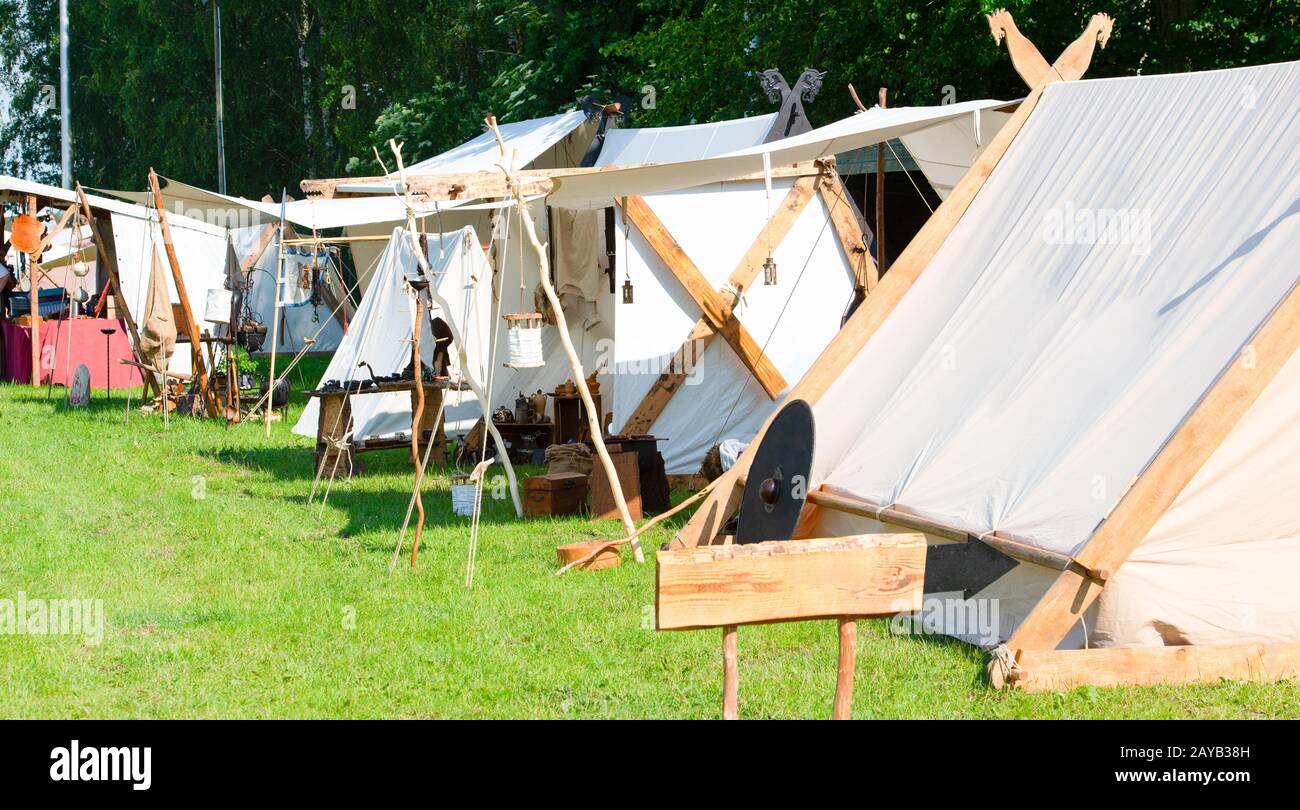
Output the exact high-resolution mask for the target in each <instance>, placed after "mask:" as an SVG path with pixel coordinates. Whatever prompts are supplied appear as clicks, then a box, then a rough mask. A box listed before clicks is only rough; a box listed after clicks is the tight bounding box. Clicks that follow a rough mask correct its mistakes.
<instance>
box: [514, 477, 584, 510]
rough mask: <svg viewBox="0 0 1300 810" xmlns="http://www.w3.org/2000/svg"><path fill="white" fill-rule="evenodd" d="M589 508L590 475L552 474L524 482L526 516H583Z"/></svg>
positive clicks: (526, 479) (527, 479)
mask: <svg viewBox="0 0 1300 810" xmlns="http://www.w3.org/2000/svg"><path fill="white" fill-rule="evenodd" d="M586 506H587V476H585V475H583V474H581V473H552V474H550V475H535V476H533V477H532V478H525V479H524V515H525V516H526V517H556V516H559V515H580V514H582V512H583V510H584V509H585V508H586Z"/></svg>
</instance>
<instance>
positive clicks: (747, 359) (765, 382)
mask: <svg viewBox="0 0 1300 810" xmlns="http://www.w3.org/2000/svg"><path fill="white" fill-rule="evenodd" d="M622 207H623V210H624V211H626V212H627V215H628V219H629V220H630V221H631V222H632V224H633V225H635V226H636V229H637V230H638V231H640V233H641V236H642V237H643V238H644V239H645V240H646V242H647V243H648V244H649V245H650V247H651V249H653V250H654V252H655V253H656V254H657V255H658V256H659V258H660V259H661V260H663V262H664V264H665V265H666V266H667V267H668V270H669V272H671V273H672V274H673V277H674V278H676V279H677V281H678V282H679V283H680V284H681V285H682V287H683V288H684V289H685V290H686V293H687V294H688V295H690V297H691V300H693V301H694V302H695V304H696V305H697V306H698V307H699V308H700V310H701V311H702V312H703V313H704V318H705V319H706V320H707V321H708V322H709V325H710V326H712V327H713V328H714V329H715V330H716V331H717V332H718V333H719V334H720V335H722V339H723V340H725V341H727V343H728V344H730V345H731V348H732V349H734V350H735V352H736V356H737V357H739V358H740V361H741V362H742V363H744V364H745V367H746V368H748V369H749V372H750V373H751V374H753V375H754V379H755V380H757V381H758V384H759V385H761V386H762V387H763V390H764V391H765V392H766V393H767V395H768V396H769V397H771V398H772V399H776V398H777V397H778V396H780V395H781V393H782V392H783V391H785V390H786V389H787V388H789V384H788V383H787V382H786V381H785V377H783V376H782V375H781V372H780V371H779V370H778V369H777V368H776V366H775V365H773V364H772V361H771V360H770V359H769V358H768V357H767V355H766V354H764V352H763V348H762V347H761V346H759V345H758V342H757V341H756V340H754V338H753V336H752V335H750V334H749V331H748V330H746V329H745V327H744V326H743V325H741V323H740V321H739V320H738V319H736V318H735V317H733V314H732V310H731V304H730V303H728V302H727V301H726V299H725V298H723V296H722V295H720V294H719V293H718V292H716V291H715V290H714V289H713V287H712V286H710V284H709V280H708V279H707V278H705V277H704V274H703V273H701V272H700V269H699V268H698V267H696V266H695V262H693V261H691V257H690V256H687V255H686V251H684V250H682V246H681V245H679V244H677V240H676V239H674V238H673V236H672V234H670V233H669V232H668V229H667V228H666V227H664V224H663V222H662V221H660V219H659V217H658V216H656V215H655V213H654V211H652V210H650V206H649V204H647V203H646V201H645V199H644V198H642V197H636V196H633V197H625V198H623V206H622Z"/></svg>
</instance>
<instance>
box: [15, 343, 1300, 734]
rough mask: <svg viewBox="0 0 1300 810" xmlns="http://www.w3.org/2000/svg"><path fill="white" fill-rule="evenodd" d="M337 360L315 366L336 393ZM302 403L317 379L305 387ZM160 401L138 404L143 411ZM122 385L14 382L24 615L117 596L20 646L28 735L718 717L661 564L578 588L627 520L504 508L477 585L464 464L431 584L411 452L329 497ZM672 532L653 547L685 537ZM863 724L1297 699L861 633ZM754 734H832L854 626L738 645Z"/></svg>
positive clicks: (752, 632)
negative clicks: (205, 723)
mask: <svg viewBox="0 0 1300 810" xmlns="http://www.w3.org/2000/svg"><path fill="white" fill-rule="evenodd" d="M323 368H324V361H323V360H320V359H318V358H312V359H311V361H309V366H308V368H306V369H304V377H305V379H307V380H313V381H314V380H315V379H316V378H317V377H319V374H320V371H321V370H322V369H323ZM294 383H295V387H297V379H296V375H295V379H294ZM136 396H137V399H138V393H137V395H136ZM123 404H124V398H123V396H122V394H121V393H116V394H114V399H113V402H112V405H111V406H110V405H109V404H107V402H106V401H105V399H104V395H103V392H97V393H96V396H95V399H94V403H93V404H92V406H91V407H89V408H88V409H85V410H78V411H71V410H68V409H67V408H66V407H65V406H64V405H63V398H62V392H61V391H59V390H56V391H55V392H54V395H53V396H52V397H51V398H50V399H47V398H46V392H45V390H44V389H41V390H39V391H38V390H33V389H29V388H26V387H21V386H10V385H0V431H2V432H3V436H4V439H3V442H4V445H3V446H4V452H3V453H0V493H3V495H2V496H0V598H5V599H16V598H17V593H18V592H19V591H21V592H24V593H25V594H26V596H27V598H29V599H31V598H78V599H82V598H91V599H102V600H103V603H104V609H105V614H106V623H107V628H106V631H105V634H104V638H103V641H102V643H100V644H98V645H91V644H87V643H85V641H84V640H83V639H81V638H77V637H71V636H27V635H22V636H19V635H0V679H3V682H4V683H5V685H6V688H5V689H4V690H3V691H2V692H0V715H3V716H6V717H717V716H719V714H720V704H721V660H720V659H721V651H720V647H721V644H720V632H714V631H707V632H683V633H659V632H655V631H654V630H653V629H651V628H652V622H653V614H652V608H651V606H652V605H653V602H654V593H653V591H654V571H653V568H652V566H651V565H646V566H637V565H635V564H634V563H631V562H630V561H628V562H625V563H624V565H623V566H621V567H619V568H616V569H611V570H606V571H601V572H598V573H595V574H583V573H579V574H575V575H570V576H566V577H564V578H562V579H555V578H553V577H551V576H549V575H550V574H551V572H552V571H553V570H554V569H555V567H556V562H555V551H554V548H555V546H556V545H558V544H560V543H565V542H572V541H575V540H581V539H589V538H595V537H603V536H615V535H616V533H617V531H618V525H617V523H616V522H613V521H609V522H592V521H587V520H577V519H573V520H550V521H547V520H541V521H529V522H524V523H521V522H518V521H516V520H515V519H514V516H513V512H512V510H511V508H510V506H509V501H504V502H499V501H491V500H485V512H484V516H483V525H482V533H481V538H480V546H479V555H478V578H477V583H476V586H475V588H474V590H472V591H467V590H466V589H465V588H464V587H463V584H462V583H463V579H464V574H465V562H466V547H467V541H468V526H469V522H468V519H464V518H458V517H455V516H453V515H452V514H451V509H450V496H449V493H448V480H449V479H448V475H449V471H448V470H446V469H439V470H434V471H433V473H432V476H431V479H430V480H429V482H428V489H427V493H426V496H425V502H426V505H427V508H428V510H429V518H428V528H427V529H426V531H425V533H424V545H423V549H422V552H421V554H420V566H419V568H418V569H417V570H414V571H412V570H411V569H410V567H409V566H408V565H406V564H402V565H401V566H400V567H399V568H398V570H397V572H396V574H395V575H394V576H392V577H390V576H388V574H387V566H388V560H389V557H390V555H391V554H392V549H393V545H394V543H395V541H396V535H397V529H398V527H399V526H400V523H401V519H402V515H403V513H404V511H405V509H406V503H407V498H408V497H409V493H410V487H411V482H412V472H411V470H410V468H409V466H408V464H407V463H406V459H405V456H404V455H403V454H402V453H401V452H397V451H392V452H387V453H370V454H367V455H366V456H365V460H366V462H367V464H368V465H369V470H368V472H367V474H366V475H365V476H363V477H360V478H358V479H356V480H355V481H353V482H351V483H348V484H341V485H336V486H335V487H334V489H333V491H332V492H331V494H330V497H329V502H328V504H327V506H326V507H325V509H324V512H323V514H320V505H319V502H318V503H315V504H308V503H307V502H306V497H307V493H308V490H309V488H310V486H311V477H312V462H311V452H310V445H311V441H310V440H309V439H305V438H301V437H297V436H293V435H292V434H291V433H290V426H291V425H292V422H293V420H294V419H296V417H297V414H298V413H299V412H300V411H301V406H302V402H301V398H295V400H294V404H293V405H292V407H291V413H290V419H289V421H288V422H287V423H280V424H276V425H275V426H274V429H273V433H272V437H271V439H270V440H269V441H268V440H267V439H265V438H264V436H263V431H262V428H261V426H260V424H257V425H253V424H249V425H244V426H241V427H235V428H230V429H227V428H225V427H224V426H222V425H221V424H220V423H208V422H202V421H196V420H189V419H173V420H172V421H171V427H170V429H168V430H164V429H163V424H162V421H161V419H160V418H159V417H151V416H142V415H139V414H138V413H134V412H133V413H131V414H130V415H129V417H128V418H127V419H126V420H125V423H124V409H123ZM669 524H670V525H669V526H667V527H665V528H662V529H659V530H656V531H654V532H652V533H651V534H650V535H649V536H648V537H646V538H645V539H646V541H647V549H648V551H649V552H650V553H651V554H652V553H653V549H655V548H656V547H657V546H658V544H659V543H661V542H663V541H665V540H667V539H668V537H669V536H670V535H671V532H672V531H673V530H674V528H675V527H676V526H678V525H680V520H673V521H669ZM859 655H860V657H859V667H858V681H857V685H856V692H855V703H854V714H855V715H856V716H858V717H864V718H867V717H1284V716H1292V717H1294V716H1297V715H1298V714H1300V709H1297V706H1298V705H1300V701H1297V697H1300V694H1298V693H1300V690H1298V689H1297V687H1296V685H1295V684H1264V685H1260V684H1236V683H1222V684H1219V685H1214V686H1202V687H1162V688H1154V689H1140V690H1121V689H1088V688H1085V689H1077V690H1074V691H1072V692H1070V693H1067V694H1048V695H1025V694H1021V693H998V692H994V691H992V690H991V689H990V688H989V687H988V686H987V685H986V684H985V683H984V681H983V675H982V673H983V664H984V655H983V654H982V653H980V652H979V651H977V650H975V649H973V648H970V647H967V646H964V645H962V644H959V643H956V642H951V641H944V640H918V639H916V638H902V637H894V636H891V635H889V632H888V625H887V623H886V622H883V621H876V622H863V623H862V632H861V641H860V653H859ZM740 656H741V714H742V716H744V717H809V718H813V717H825V716H827V715H829V713H830V704H831V696H832V694H833V691H834V679H835V629H834V624H833V623H832V622H809V623H801V624H785V625H768V626H762V627H747V628H744V629H743V630H742V631H741V633H740Z"/></svg>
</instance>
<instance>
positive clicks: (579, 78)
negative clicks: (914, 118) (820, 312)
mask: <svg viewBox="0 0 1300 810" xmlns="http://www.w3.org/2000/svg"><path fill="white" fill-rule="evenodd" d="M209 2H210V0H98V2H94V3H88V2H73V3H71V4H70V5H71V11H72V25H71V28H72V53H71V59H72V70H73V91H72V104H73V134H74V140H75V147H74V171H75V173H76V175H77V176H78V178H79V179H81V180H82V182H83V183H86V184H88V185H98V186H108V187H114V186H116V187H126V188H139V187H140V186H141V185H142V183H143V179H144V176H145V172H146V171H147V169H148V168H149V167H150V166H155V167H157V168H158V170H159V171H160V172H162V173H163V174H166V175H169V176H172V177H176V178H178V179H183V180H186V181H188V182H193V183H197V184H200V185H204V186H209V187H215V185H216V129H215V121H214V113H213V109H214V108H213V82H214V77H213V69H214V68H213V61H214V59H213V45H212V42H213V36H212V34H213V30H212V25H213V23H212V13H211V6H210V5H209ZM994 6H1006V7H1008V8H1009V9H1010V10H1011V11H1012V12H1013V14H1015V17H1016V20H1017V22H1018V24H1019V27H1020V29H1021V30H1022V31H1023V32H1024V33H1025V34H1026V35H1028V36H1029V37H1030V38H1031V39H1033V40H1034V41H1035V42H1036V43H1037V44H1038V46H1039V48H1040V49H1041V50H1042V51H1043V54H1044V56H1045V57H1047V59H1048V60H1049V61H1050V60H1052V59H1054V58H1055V56H1056V55H1057V54H1058V53H1059V52H1060V51H1061V49H1063V48H1064V47H1065V46H1066V45H1067V44H1068V43H1069V42H1070V41H1072V40H1073V39H1074V38H1075V37H1076V36H1078V34H1079V32H1080V31H1081V30H1082V29H1083V26H1084V25H1085V24H1086V22H1087V20H1088V18H1089V17H1090V16H1091V14H1092V13H1093V12H1098V11H1104V12H1107V13H1109V14H1111V16H1113V17H1114V18H1115V33H1114V36H1113V37H1112V38H1111V40H1110V43H1109V46H1108V47H1107V49H1106V50H1104V51H1101V52H1099V53H1098V54H1097V56H1096V58H1095V59H1094V62H1093V66H1092V69H1091V70H1090V72H1089V76H1094V77H1096V76H1115V75H1132V74H1136V73H1164V72H1174V71H1185V70H1203V69H1211V68H1219V67H1231V66H1237V65H1245V64H1260V63H1264V62H1276V61H1285V60H1293V59H1298V58H1300V34H1298V33H1297V32H1298V31H1300V0H1128V2H1115V1H1114V0H1088V2H1084V1H1083V0H1053V2H1041V0H1040V2H1030V0H1005V2H987V1H986V0H764V1H763V2H757V0H726V1H721V0H609V1H608V2H602V3H592V2H574V0H439V2H429V0H384V1H383V2H381V1H380V0H311V1H310V2H308V0H259V2H256V3H254V2H248V0H226V2H224V3H223V4H222V23H223V29H224V31H223V33H224V37H223V42H224V70H225V76H224V89H225V93H224V97H225V115H226V147H227V165H228V172H227V173H228V182H229V187H230V189H231V190H232V191H233V192H235V193H239V194H244V195H247V196H261V195H262V194H264V193H267V192H273V193H276V192H278V190H279V189H280V187H282V186H287V187H289V188H290V189H293V188H295V187H296V185H297V181H298V180H300V179H302V178H303V177H312V176H330V175H340V174H344V173H362V174H369V173H374V172H376V171H378V169H379V167H378V166H377V164H376V162H375V159H374V156H373V150H374V149H375V148H376V147H378V148H380V149H381V150H382V149H383V145H384V143H385V142H386V141H387V139H388V138H390V137H391V138H397V139H398V140H401V141H404V142H405V144H406V157H407V158H408V160H412V161H413V160H418V159H421V158H424V157H428V156H429V155H432V154H435V153H437V152H439V151H441V150H443V149H446V148H448V147H450V146H452V145H454V144H456V143H457V142H459V141H461V140H464V139H465V138H467V137H470V136H472V135H474V134H477V133H478V132H479V131H480V129H481V126H482V117H483V115H484V114H485V113H487V112H492V113H494V114H496V115H497V116H498V118H500V119H501V120H504V121H509V120H518V119H522V118H528V117H534V116H540V115H549V114H552V113H555V112H559V111H562V110H564V109H570V108H572V107H573V105H574V104H575V103H576V100H577V99H578V98H579V97H581V96H582V95H584V94H588V93H591V94H594V95H596V96H598V97H601V98H612V97H613V96H615V95H616V94H627V95H629V96H632V97H634V98H636V99H638V100H640V101H641V102H642V103H640V104H638V105H637V106H636V109H635V110H634V115H635V122H636V123H637V124H638V125H673V124H685V123H691V122H700V121H710V120H720V119H725V118H734V117H738V116H743V115H754V114H758V113H763V112H768V111H770V110H771V109H772V107H771V105H770V104H769V103H768V101H767V100H766V98H765V97H764V96H763V95H762V93H761V91H760V89H759V86H758V83H757V80H756V76H757V74H758V73H759V72H760V71H762V70H764V69H766V68H772V67H776V68H780V69H781V70H782V71H783V72H784V73H785V75H786V76H787V77H788V78H791V79H792V78H793V77H794V76H796V75H798V73H799V72H800V71H801V70H803V69H804V68H805V67H816V68H819V69H822V70H826V71H827V76H826V80H825V84H824V87H823V90H822V92H821V94H820V95H819V97H818V98H817V100H816V101H815V102H814V103H813V104H812V105H810V106H809V114H810V115H811V116H812V117H813V119H814V121H815V122H817V121H820V122H826V121H830V120H833V119H835V118H838V117H841V116H843V115H846V114H848V113H850V112H852V110H853V109H854V107H853V104H852V102H851V100H850V98H849V96H848V94H847V92H846V89H845V88H846V85H847V84H849V83H850V82H852V83H854V84H855V86H856V87H857V89H858V90H859V92H860V93H861V95H862V97H863V100H864V101H865V102H866V103H868V104H870V103H873V102H874V100H875V98H876V88H878V87H888V88H889V103H890V104H894V105H905V104H935V103H941V102H943V101H948V100H954V99H958V100H960V99H971V98H987V97H993V98H1013V97H1017V96H1020V95H1023V94H1024V92H1025V88H1024V87H1023V86H1022V85H1021V84H1020V80H1019V78H1018V77H1017V76H1016V74H1015V72H1014V71H1013V70H1012V68H1011V65H1010V62H1009V60H1008V59H1007V57H1006V54H1005V52H1004V51H1003V50H1001V49H999V48H998V47H997V46H995V45H994V43H993V40H992V39H991V37H990V36H989V31H988V26H987V23H986V22H985V21H984V18H983V14H984V13H985V12H987V11H990V10H992V8H993V7H994ZM56 46H57V0H0V54H3V56H2V57H0V58H3V59H4V60H5V63H6V64H5V70H4V71H3V73H0V84H2V86H3V91H4V92H3V93H0V99H3V100H4V104H3V107H4V109H0V116H3V118H2V119H0V161H2V165H0V169H3V170H4V171H6V172H9V173H19V174H24V175H27V176H34V177H37V178H40V179H51V178H52V176H53V175H56V174H57V161H58V114H57V103H55V104H54V108H53V109H46V107H45V106H42V104H44V102H46V101H48V97H49V91H48V90H47V89H46V88H47V87H48V86H54V87H57V85H58V81H57V76H58V54H57V47H56ZM47 106H48V105H47ZM385 159H387V156H386V155H385Z"/></svg>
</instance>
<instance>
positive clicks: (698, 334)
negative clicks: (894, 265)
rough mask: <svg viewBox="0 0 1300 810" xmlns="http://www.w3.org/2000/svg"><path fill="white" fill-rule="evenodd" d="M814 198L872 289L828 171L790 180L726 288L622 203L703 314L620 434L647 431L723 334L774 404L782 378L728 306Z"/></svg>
mask: <svg viewBox="0 0 1300 810" xmlns="http://www.w3.org/2000/svg"><path fill="white" fill-rule="evenodd" d="M815 193H820V194H821V196H822V199H823V202H824V203H825V204H826V207H827V211H828V212H829V215H830V217H831V223H832V225H833V226H834V228H835V231H836V234H837V236H838V237H839V240H840V242H841V245H842V247H843V249H844V251H845V253H846V256H847V258H848V260H849V262H850V263H851V264H852V265H853V266H854V267H855V268H856V269H855V274H856V275H857V276H858V278H859V280H860V283H862V284H863V285H864V286H865V287H867V288H871V287H874V285H875V278H876V276H875V265H874V263H872V261H871V257H870V255H869V254H867V253H866V248H865V246H864V240H863V238H862V228H861V225H860V224H859V223H858V221H857V219H856V217H855V215H854V214H853V211H852V208H851V206H850V205H849V204H847V203H846V202H845V201H846V199H848V198H847V192H845V191H844V190H843V185H842V183H840V182H839V178H838V176H837V175H835V174H834V173H833V172H830V171H824V172H822V173H821V174H817V175H805V176H802V177H799V178H798V179H797V180H796V181H795V183H794V185H793V186H792V187H791V188H790V190H789V191H788V192H787V193H786V195H785V199H783V200H782V201H781V204H780V205H779V206H778V207H777V209H776V211H775V212H774V213H773V214H772V216H771V218H770V219H769V220H768V222H767V224H766V225H765V226H764V227H763V230H762V231H761V232H760V233H759V234H758V237H757V238H755V239H754V242H753V244H751V245H750V247H749V249H748V250H747V251H745V255H744V256H742V257H741V259H740V262H739V263H738V264H737V265H736V269H735V270H733V271H732V273H731V276H730V277H729V278H728V279H727V286H726V287H724V288H723V289H722V290H716V291H715V290H714V289H713V288H712V287H711V286H710V285H709V282H708V280H707V279H706V278H705V277H704V274H703V273H701V272H700V270H699V268H698V267H696V265H695V263H694V262H693V261H691V258H690V257H689V256H688V255H686V252H685V251H684V250H683V249H682V247H681V245H680V244H678V243H677V241H676V240H675V239H674V238H673V236H672V234H670V233H669V232H668V229H667V228H666V227H665V226H664V224H663V222H662V221H660V219H659V218H658V216H656V215H655V213H654V211H652V210H651V209H650V206H649V205H648V204H647V203H646V201H645V200H644V199H643V198H641V197H628V198H625V199H624V200H623V203H622V208H623V210H624V211H625V212H626V213H627V217H628V220H629V221H630V222H631V223H632V224H633V225H635V226H636V228H637V230H638V231H640V233H641V235H642V236H643V237H644V238H645V239H646V241H647V242H648V243H649V245H650V247H651V248H652V249H653V250H654V251H655V254H656V255H657V256H659V258H660V260H661V261H663V263H664V264H665V265H666V266H667V267H668V270H669V271H670V272H671V273H672V274H673V276H674V277H675V278H676V279H677V280H678V281H679V282H681V284H682V286H683V288H685V290H686V292H687V293H688V294H689V295H690V296H691V299H692V300H693V301H695V303H696V305H697V306H699V308H700V310H701V311H702V312H703V313H704V314H703V315H702V316H701V317H700V319H699V320H698V321H696V323H695V326H694V327H693V328H692V329H691V332H690V334H688V335H687V336H686V340H685V341H683V343H682V345H681V347H680V348H679V349H678V350H677V351H676V352H675V353H674V354H673V357H672V360H670V361H669V364H668V368H667V369H666V370H665V371H664V372H663V373H662V374H660V375H659V378H658V379H657V380H655V383H654V385H652V386H651V387H650V390H649V391H648V392H646V395H645V396H644V397H643V398H642V399H641V402H640V403H639V404H638V405H637V406H636V408H635V409H633V411H632V414H631V416H629V417H628V419H627V421H626V422H625V423H624V424H623V427H622V429H621V430H620V431H619V432H620V433H624V434H640V433H647V432H649V431H650V428H651V426H652V425H653V424H654V422H655V420H656V419H658V418H659V415H660V414H661V413H662V412H663V410H664V408H665V407H666V406H667V405H668V402H669V400H671V399H672V397H673V395H674V394H676V393H677V391H678V389H680V388H681V387H682V385H683V384H685V382H686V380H687V378H688V376H689V371H690V368H691V366H692V365H693V364H694V363H695V362H697V361H698V360H699V357H700V355H702V354H703V353H704V350H705V349H707V348H708V347H709V344H711V343H712V342H713V339H714V338H715V337H717V336H718V335H722V337H723V339H724V340H726V341H727V343H728V344H730V345H731V347H732V348H733V349H734V350H735V352H736V355H737V356H738V357H739V358H740V360H741V362H742V363H744V364H745V367H746V368H747V369H749V371H750V373H751V374H753V375H754V379H756V380H757V381H758V383H759V385H761V386H762V387H763V390H764V392H766V393H767V395H768V396H769V397H771V398H772V399H776V398H777V397H779V396H780V395H781V394H782V393H783V392H784V391H785V390H786V388H787V387H788V383H787V382H786V380H785V378H784V377H783V376H782V375H781V372H780V371H778V370H777V369H776V367H775V366H774V365H773V364H772V362H771V360H769V359H768V357H767V355H766V354H764V352H763V350H762V348H761V347H760V346H759V345H758V343H757V342H756V341H755V340H754V338H753V337H752V336H751V335H750V334H749V332H748V331H746V330H745V327H744V326H742V325H741V323H740V321H739V319H737V318H736V316H735V313H734V307H735V305H736V303H737V301H738V299H739V295H740V294H742V293H744V292H745V291H746V290H748V289H749V287H750V285H751V284H753V282H754V279H755V278H757V277H758V274H759V272H760V271H761V270H762V269H763V262H764V260H766V259H767V257H768V256H769V255H771V253H772V251H774V250H775V249H776V248H777V247H778V246H779V245H780V244H781V243H782V242H783V241H784V240H785V237H786V235H787V234H788V233H789V232H790V229H791V228H792V227H794V223H795V222H796V221H797V220H798V219H799V216H800V215H801V214H802V213H803V211H804V209H805V208H806V207H807V206H808V203H809V202H810V201H811V200H812V198H813V195H814V194H815Z"/></svg>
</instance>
